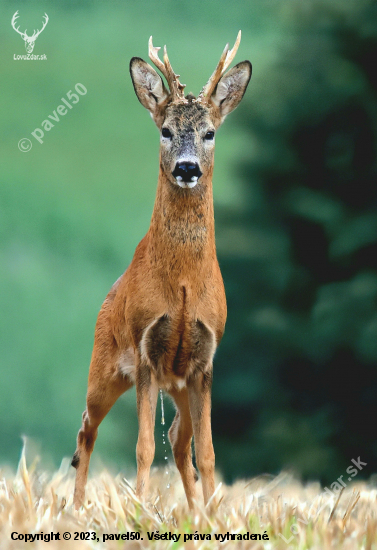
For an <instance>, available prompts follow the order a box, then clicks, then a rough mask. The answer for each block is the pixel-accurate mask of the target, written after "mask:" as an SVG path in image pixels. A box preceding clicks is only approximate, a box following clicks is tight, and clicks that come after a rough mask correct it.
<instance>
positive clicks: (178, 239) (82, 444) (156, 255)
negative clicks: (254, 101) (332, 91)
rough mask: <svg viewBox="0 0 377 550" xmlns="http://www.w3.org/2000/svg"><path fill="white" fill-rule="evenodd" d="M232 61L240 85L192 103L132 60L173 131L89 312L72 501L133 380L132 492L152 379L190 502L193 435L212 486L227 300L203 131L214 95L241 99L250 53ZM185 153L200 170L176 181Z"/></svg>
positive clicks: (147, 437) (155, 111) (148, 442)
mask: <svg viewBox="0 0 377 550" xmlns="http://www.w3.org/2000/svg"><path fill="white" fill-rule="evenodd" d="M239 66H240V69H239V70H238V72H239V74H240V86H239V89H238V91H237V90H234V82H233V81H232V82H233V84H232V86H233V98H230V99H229V98H225V102H224V101H223V99H222V98H218V97H217V98H216V97H215V94H216V92H215V93H214V97H213V101H212V102H208V103H205V104H201V103H200V102H197V101H196V100H195V98H194V97H193V96H188V98H186V100H184V101H172V97H171V96H170V95H169V93H168V92H167V90H166V88H165V86H164V84H163V82H162V80H161V78H160V77H159V76H158V75H157V73H156V71H154V69H152V68H151V67H150V66H149V65H147V63H145V62H144V61H142V60H141V59H139V58H133V59H132V60H131V76H132V80H133V84H134V87H135V92H136V94H137V96H138V98H139V100H140V101H141V103H142V104H143V105H144V106H145V107H146V108H147V109H148V110H149V111H150V112H151V114H152V116H153V119H154V120H155V122H156V124H157V126H158V127H159V128H160V129H161V127H162V126H164V127H168V128H169V129H170V131H171V133H172V136H173V137H172V139H171V140H170V139H169V140H166V139H164V138H161V150H160V171H159V177H158V186H157V196H156V201H155V205H154V210H153V214H152V220H151V224H150V227H149V230H148V232H147V234H146V236H145V237H144V238H143V239H142V241H141V242H140V243H139V245H138V246H137V248H136V251H135V255H134V257H133V260H132V262H131V264H130V266H129V267H128V269H127V270H126V272H125V273H124V274H123V275H122V276H121V277H120V278H119V279H118V281H117V282H116V283H115V284H114V285H113V287H112V289H111V290H110V292H109V294H108V296H107V297H106V300H105V302H104V304H103V306H102V308H101V311H100V313H99V315H98V320H97V324H96V329H95V341H94V349H93V354H92V359H91V364H90V370H89V382H88V394H87V408H86V411H85V412H84V414H83V423H82V427H81V429H80V431H79V434H78V438H77V450H76V452H75V454H74V457H73V460H72V465H73V466H74V467H75V468H76V469H77V474H76V486H75V496H74V502H75V506H76V507H77V508H78V507H79V506H80V505H81V504H82V503H83V500H84V491H85V484H86V479H87V474H88V467H89V460H90V455H91V452H92V450H93V447H94V442H95V439H96V437H97V430H98V426H99V424H100V422H101V421H102V419H103V418H104V417H105V416H106V414H107V413H108V411H109V410H110V408H111V407H112V405H113V404H114V403H115V401H116V400H117V399H118V397H119V396H120V395H121V394H122V393H123V392H125V391H126V390H127V389H129V388H130V387H131V386H132V385H133V384H134V383H135V384H136V395H137V413H138V419H139V438H138V443H137V449H136V451H137V466H138V472H137V487H136V491H137V494H138V495H139V497H144V496H145V495H146V492H147V489H148V479H149V470H150V466H151V463H152V461H153V457H154V421H155V409H156V401H157V395H158V389H159V388H163V389H165V390H166V391H168V392H169V394H170V395H171V396H172V398H173V399H174V402H175V404H176V407H177V413H176V416H175V419H174V421H173V424H172V427H171V428H170V430H169V439H170V442H171V445H172V449H173V454H174V458H175V461H176V464H177V467H178V469H179V471H180V473H181V476H182V481H183V484H184V488H185V492H186V496H187V499H188V503H189V505H190V507H192V506H193V500H194V498H195V490H194V483H195V479H196V472H195V469H194V467H193V465H192V458H191V440H192V436H193V435H194V440H195V451H196V460H197V466H198V469H199V471H200V474H201V477H202V483H203V494H204V501H205V503H207V502H208V500H209V499H210V497H211V495H212V494H213V491H214V451H213V445H212V437H211V420H210V409H211V403H210V389H211V381H212V359H213V355H214V352H215V349H216V346H217V345H218V344H219V342H220V340H221V337H222V335H223V332H224V326H225V320H226V300H225V291H224V285H223V280H222V277H221V273H220V268H219V265H218V262H217V257H216V249H215V232H214V213H213V198H212V172H213V152H214V147H213V145H214V144H213V143H210V142H209V141H210V140H208V142H207V141H206V139H205V137H204V136H205V135H206V132H208V131H209V130H213V131H215V130H216V129H217V128H218V127H219V125H220V124H221V122H222V120H223V118H224V116H225V115H224V113H223V112H222V108H221V104H220V103H221V102H223V103H226V102H227V101H228V102H229V101H232V102H233V103H232V105H233V106H232V108H235V106H236V105H237V104H238V103H239V101H240V100H241V98H242V96H243V93H244V91H245V89H246V86H247V84H248V81H249V78H250V74H251V70H250V64H249V62H243V63H241V64H239ZM239 66H237V67H239ZM241 66H242V67H241ZM234 69H236V67H235V68H234ZM234 69H232V71H234ZM247 71H249V73H248V75H247V74H246V73H247ZM229 73H231V71H229ZM229 73H228V74H229ZM245 74H246V76H245ZM247 76H248V78H246V77H247ZM226 77H227V75H225V76H224V77H223V79H226ZM223 79H222V80H223ZM233 80H234V79H233ZM246 80H247V81H246ZM245 81H246V83H245ZM225 84H226V82H225ZM230 110H232V109H230ZM228 112H229V108H228ZM188 157H190V158H193V157H195V159H197V162H198V164H199V166H200V169H201V171H202V176H201V177H200V179H199V180H198V183H197V185H196V186H195V187H193V188H191V189H190V188H181V187H180V186H179V185H177V182H176V181H175V178H174V177H173V175H172V171H173V170H174V166H175V164H176V162H177V160H179V159H182V158H188ZM132 363H133V365H134V367H133V366H132Z"/></svg>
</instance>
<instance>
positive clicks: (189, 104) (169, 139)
mask: <svg viewBox="0 0 377 550" xmlns="http://www.w3.org/2000/svg"><path fill="white" fill-rule="evenodd" d="M240 41H241V31H240V32H239V33H238V36H237V40H236V42H235V45H234V47H233V48H232V49H231V50H229V46H228V44H227V45H226V47H225V49H224V51H223V53H222V55H221V58H220V61H219V63H218V65H217V67H216V69H215V71H214V72H213V74H212V76H211V77H210V79H209V81H208V82H207V84H206V85H205V86H204V87H203V89H202V91H201V92H200V94H199V95H198V97H197V98H196V97H195V96H194V95H192V94H188V95H186V96H185V95H184V93H183V90H184V88H185V85H184V84H181V83H180V81H179V76H180V75H178V74H175V72H174V71H173V69H172V66H171V64H170V61H169V58H168V55H167V51H166V46H165V48H164V57H163V62H162V61H161V60H160V59H159V57H158V50H159V49H160V48H156V47H154V46H153V43H152V37H150V39H149V57H150V59H151V61H152V62H153V63H154V65H155V66H156V67H157V68H158V69H159V70H160V71H161V73H162V74H163V75H164V77H165V78H166V81H167V84H168V88H169V89H167V88H166V87H165V85H164V82H163V80H162V78H161V77H160V76H159V75H158V73H157V72H156V71H155V70H154V69H153V68H152V67H151V66H150V65H149V64H148V63H146V62H145V61H143V60H142V59H140V58H139V57H133V58H132V59H131V63H130V72H131V78H132V82H133V85H134V88H135V92H136V95H137V97H138V99H139V101H140V103H141V104H142V105H143V106H144V107H145V108H146V109H148V111H149V112H150V114H151V116H152V118H153V120H154V121H155V123H156V125H157V127H158V128H159V130H160V132H161V141H160V165H161V168H162V170H163V172H164V174H165V176H166V178H167V180H168V181H169V182H170V183H171V184H173V185H175V186H178V187H180V188H185V189H193V188H194V187H196V186H197V184H198V183H202V184H203V185H205V182H206V181H208V177H209V178H211V177H212V170H213V154H214V144H215V133H216V131H217V129H218V128H219V126H220V125H221V124H222V122H223V121H224V119H225V117H226V116H227V115H228V114H229V113H230V112H231V111H233V110H234V109H235V108H236V107H237V105H238V104H239V102H240V101H241V99H242V97H243V95H244V93H245V91H246V88H247V85H248V83H249V80H250V77H251V63H250V61H242V62H241V63H238V65H236V66H235V67H233V69H231V70H230V71H228V72H226V70H227V69H228V67H229V65H230V64H231V62H232V60H233V59H234V57H235V55H236V53H237V49H238V46H239V44H240Z"/></svg>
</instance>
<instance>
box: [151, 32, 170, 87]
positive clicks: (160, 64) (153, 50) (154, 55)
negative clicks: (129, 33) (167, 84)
mask: <svg viewBox="0 0 377 550" xmlns="http://www.w3.org/2000/svg"><path fill="white" fill-rule="evenodd" d="M148 50H149V52H148V54H149V59H150V60H151V61H152V63H154V64H155V65H156V67H157V68H158V69H159V70H160V71H161V72H162V74H163V75H164V77H165V78H166V80H168V75H167V72H166V68H165V65H164V64H163V62H162V61H161V59H160V58H159V57H158V50H161V48H159V47H156V46H153V42H152V36H150V38H149V42H148Z"/></svg>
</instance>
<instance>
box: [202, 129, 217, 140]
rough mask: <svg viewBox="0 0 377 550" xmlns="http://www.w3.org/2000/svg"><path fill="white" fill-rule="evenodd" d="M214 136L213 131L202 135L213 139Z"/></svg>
mask: <svg viewBox="0 0 377 550" xmlns="http://www.w3.org/2000/svg"><path fill="white" fill-rule="evenodd" d="M214 136H215V132H212V131H211V132H207V133H206V135H205V136H204V139H213V138H214Z"/></svg>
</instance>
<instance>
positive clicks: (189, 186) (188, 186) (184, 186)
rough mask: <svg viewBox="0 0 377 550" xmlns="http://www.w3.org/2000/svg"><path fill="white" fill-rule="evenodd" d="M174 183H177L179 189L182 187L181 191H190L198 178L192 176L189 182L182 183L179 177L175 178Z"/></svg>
mask: <svg viewBox="0 0 377 550" xmlns="http://www.w3.org/2000/svg"><path fill="white" fill-rule="evenodd" d="M176 182H177V183H178V185H179V187H182V189H192V188H193V187H195V185H196V184H197V183H198V178H197V177H196V176H193V177H192V178H191V181H183V179H182V177H181V176H177V177H176Z"/></svg>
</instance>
